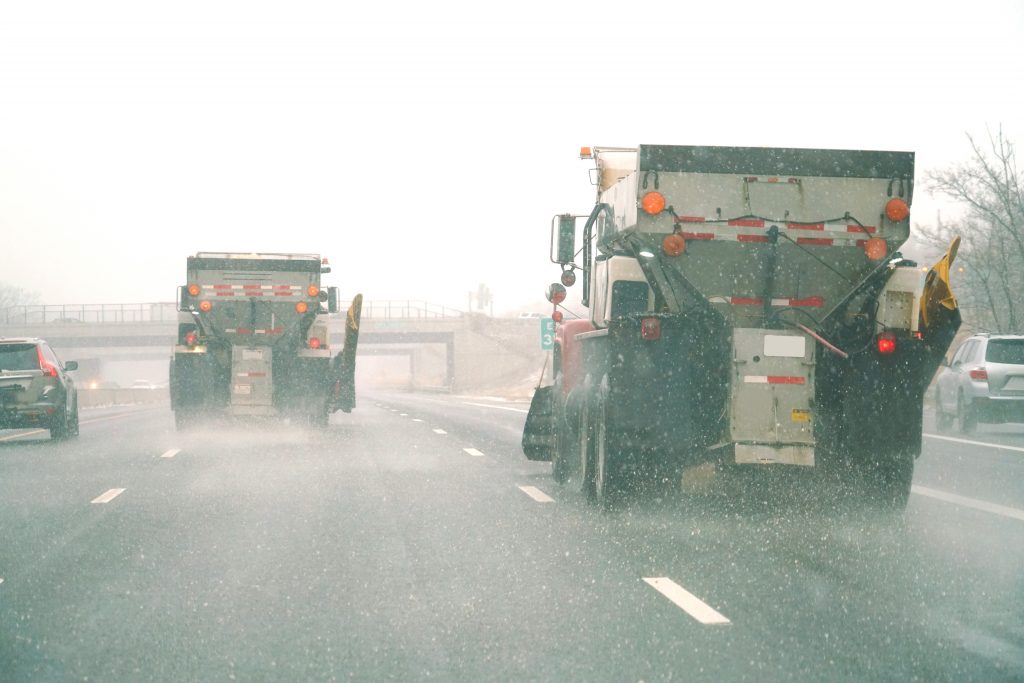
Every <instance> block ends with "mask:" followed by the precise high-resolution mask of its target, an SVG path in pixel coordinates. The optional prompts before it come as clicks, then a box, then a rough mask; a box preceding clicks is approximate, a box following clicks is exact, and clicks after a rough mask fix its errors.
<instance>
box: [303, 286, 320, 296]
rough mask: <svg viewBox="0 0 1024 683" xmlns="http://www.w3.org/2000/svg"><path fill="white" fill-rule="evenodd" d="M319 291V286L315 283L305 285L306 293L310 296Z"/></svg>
mask: <svg viewBox="0 0 1024 683" xmlns="http://www.w3.org/2000/svg"><path fill="white" fill-rule="evenodd" d="M319 293H320V288H319V287H317V286H316V285H310V286H309V287H306V294H309V295H310V296H316V295H317V294H319Z"/></svg>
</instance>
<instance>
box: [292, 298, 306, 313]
mask: <svg viewBox="0 0 1024 683" xmlns="http://www.w3.org/2000/svg"><path fill="white" fill-rule="evenodd" d="M308 310H309V305H308V304H306V302H305V301H300V302H299V303H297V304H295V312H296V313H305V312H306V311H308Z"/></svg>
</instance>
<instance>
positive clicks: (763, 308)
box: [523, 145, 960, 509]
mask: <svg viewBox="0 0 1024 683" xmlns="http://www.w3.org/2000/svg"><path fill="white" fill-rule="evenodd" d="M582 156H583V158H587V159H593V160H594V161H595V162H596V167H597V168H596V177H594V176H593V174H592V179H593V180H594V181H595V182H596V185H597V201H596V204H595V206H594V208H593V210H592V211H591V212H590V214H589V215H582V216H574V215H571V214H566V215H561V216H556V217H555V218H554V220H553V221H552V252H553V253H552V261H554V262H556V263H558V264H560V265H561V267H562V271H563V272H562V278H561V282H560V283H554V284H552V285H551V286H550V287H549V289H548V298H549V300H550V301H552V302H553V303H554V304H556V310H555V313H554V317H555V319H556V320H557V321H559V323H560V324H559V325H558V328H557V330H556V333H555V344H554V350H553V355H552V358H551V359H550V361H551V363H550V365H551V368H552V370H553V372H552V373H550V375H548V376H549V377H551V378H552V380H553V383H552V384H550V385H549V386H544V387H542V388H540V389H538V391H537V392H536V394H535V395H534V399H533V403H532V405H531V408H530V412H529V415H528V416H527V422H526V427H525V429H524V434H523V449H524V452H525V453H526V455H527V457H528V458H530V459H533V460H550V461H552V466H553V474H554V477H555V478H556V479H557V480H559V481H567V480H569V479H575V480H576V481H577V482H578V483H579V486H580V488H581V489H582V490H583V492H584V493H585V494H586V495H587V496H588V497H590V498H592V499H598V500H601V499H608V498H609V497H611V496H613V495H614V494H617V493H622V492H624V491H627V490H629V489H630V488H631V485H632V484H636V483H640V482H642V481H643V480H645V479H651V478H662V479H665V478H666V477H673V478H674V477H677V476H679V475H680V474H681V473H682V471H683V470H684V469H685V468H687V467H690V466H695V465H702V464H705V463H712V464H714V465H715V466H716V467H719V468H728V469H732V468H744V469H752V468H765V467H772V468H780V467H792V468H806V469H803V470H801V471H804V472H808V471H809V472H811V474H812V476H811V477H810V478H811V480H812V481H813V480H814V479H816V475H818V474H821V475H825V476H826V478H827V479H828V480H832V481H838V482H840V483H841V484H843V485H844V486H845V485H846V484H850V486H851V488H850V490H852V491H855V492H857V495H858V496H863V497H864V499H865V502H867V503H869V504H872V505H876V506H878V507H881V508H885V509H902V507H904V506H905V504H906V501H907V497H908V495H909V492H910V484H911V478H912V475H913V470H914V461H915V458H917V456H918V455H919V453H920V451H921V418H922V404H923V396H924V393H925V390H926V388H927V387H928V384H929V382H930V381H931V378H932V376H933V374H934V373H935V370H936V369H937V368H938V366H939V364H940V362H941V360H942V358H943V356H944V354H945V352H946V350H947V348H948V346H949V344H950V343H951V341H952V339H953V337H954V335H955V334H956V331H957V329H958V328H959V325H960V315H959V311H958V308H957V303H956V299H955V298H954V297H953V294H952V292H951V291H950V289H949V266H950V265H951V263H952V261H953V259H954V258H955V256H956V249H957V246H958V245H959V239H956V240H954V242H953V244H951V245H950V249H949V251H948V252H947V253H946V254H945V255H944V256H943V258H942V259H941V260H940V261H939V262H938V263H936V264H935V266H933V267H931V268H921V267H919V266H918V265H917V264H916V263H913V262H912V261H910V260H908V259H906V258H903V257H902V256H901V255H900V253H899V251H897V249H898V248H899V247H900V246H901V245H902V244H903V243H904V242H905V241H906V240H907V238H908V236H909V231H910V223H909V216H910V208H909V207H910V204H911V201H912V198H913V189H914V155H913V153H911V152H874V151H851V150H825V149H777V148H742V147H689V146H664V145H641V146H639V147H638V148H635V149H624V148H600V147H599V148H593V149H590V148H584V150H583V154H582ZM580 226H582V229H580V230H578V229H577V228H578V227H580ZM577 272H580V273H581V274H582V278H581V279H582V286H583V292H582V295H581V299H582V304H583V306H585V307H587V308H589V317H588V318H587V319H576V320H565V321H562V315H563V313H562V311H559V310H557V305H558V304H559V303H561V302H562V300H564V298H565V296H566V290H565V286H569V285H572V284H573V283H575V281H576V279H577V278H576V274H577ZM755 476H756V473H755ZM677 481H678V480H677Z"/></svg>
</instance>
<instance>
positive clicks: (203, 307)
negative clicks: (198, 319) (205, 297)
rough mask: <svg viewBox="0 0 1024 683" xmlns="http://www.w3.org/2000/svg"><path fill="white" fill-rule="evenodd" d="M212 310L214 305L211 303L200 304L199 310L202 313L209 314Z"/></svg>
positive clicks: (201, 302)
mask: <svg viewBox="0 0 1024 683" xmlns="http://www.w3.org/2000/svg"><path fill="white" fill-rule="evenodd" d="M212 308H213V304H212V303H211V302H209V301H200V302H199V310H200V311H202V312H203V313H209V312H210V310H211V309H212Z"/></svg>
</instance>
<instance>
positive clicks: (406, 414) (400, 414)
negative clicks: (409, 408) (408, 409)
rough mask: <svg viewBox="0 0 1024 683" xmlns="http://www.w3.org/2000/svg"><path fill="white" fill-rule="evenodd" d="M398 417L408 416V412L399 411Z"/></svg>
mask: <svg viewBox="0 0 1024 683" xmlns="http://www.w3.org/2000/svg"><path fill="white" fill-rule="evenodd" d="M398 417H409V413H399V414H398Z"/></svg>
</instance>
